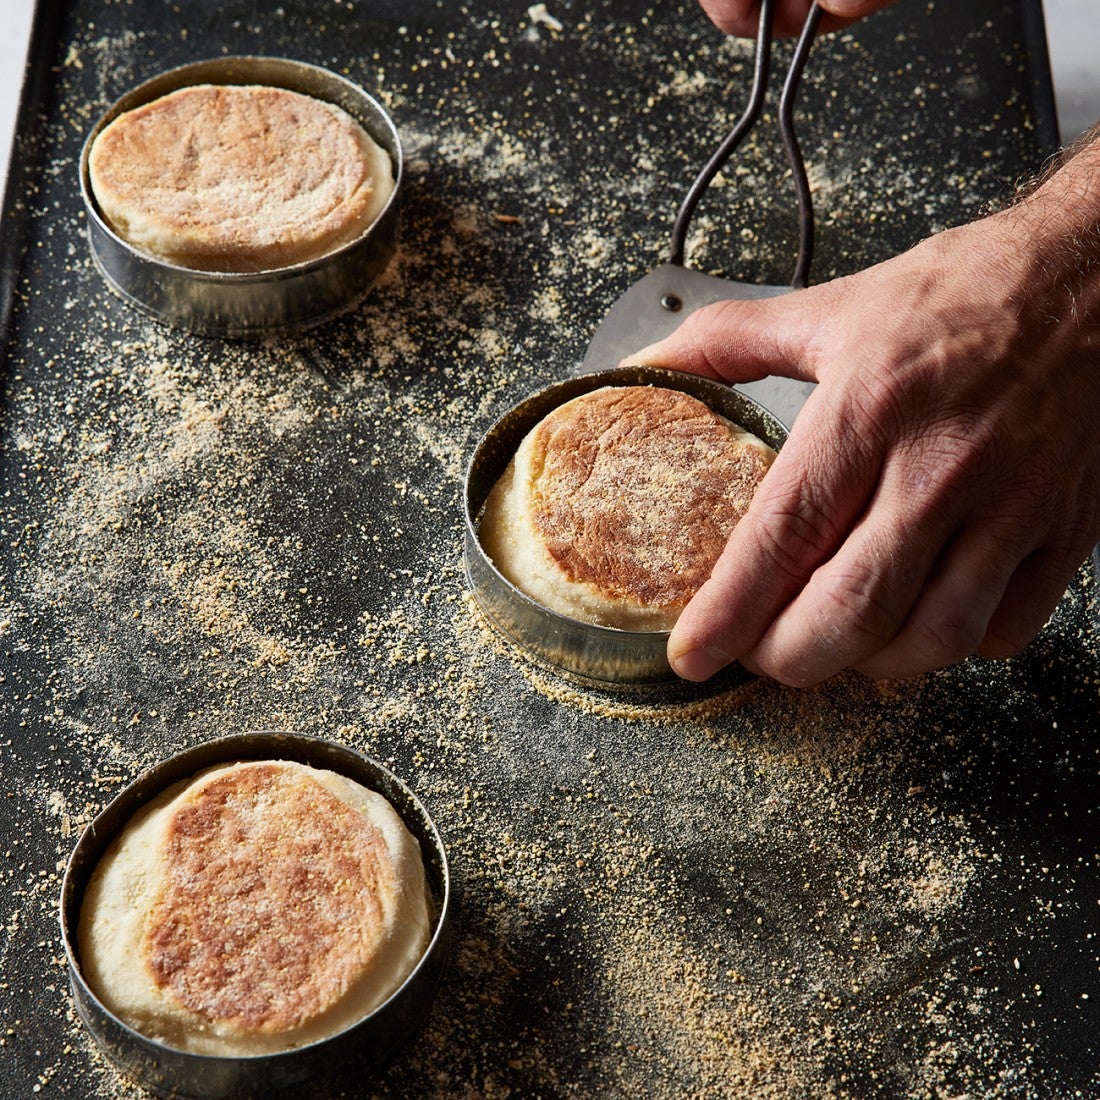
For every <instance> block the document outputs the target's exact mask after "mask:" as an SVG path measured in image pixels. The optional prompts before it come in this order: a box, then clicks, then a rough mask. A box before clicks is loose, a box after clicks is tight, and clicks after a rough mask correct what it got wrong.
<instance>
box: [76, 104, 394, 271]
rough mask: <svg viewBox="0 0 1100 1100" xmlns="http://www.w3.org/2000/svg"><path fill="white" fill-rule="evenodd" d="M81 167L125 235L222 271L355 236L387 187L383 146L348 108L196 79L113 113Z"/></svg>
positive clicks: (259, 266)
mask: <svg viewBox="0 0 1100 1100" xmlns="http://www.w3.org/2000/svg"><path fill="white" fill-rule="evenodd" d="M88 172H89V181H90V183H91V189H92V193H93V195H94V196H95V200H96V203H97V204H98V206H99V209H100V211H101V212H102V214H103V216H104V218H105V219H106V221H107V223H108V224H109V225H110V227H111V228H112V229H113V230H114V231H115V233H117V234H118V235H119V236H120V237H122V238H123V239H124V240H126V241H128V242H129V243H130V244H132V245H133V246H134V247H135V248H137V249H140V250H141V251H143V252H147V253H150V254H152V255H153V256H156V257H159V258H160V259H163V260H168V261H169V262H171V263H174V264H178V265H180V266H182V267H187V268H192V269H198V270H203V271H222V272H251V271H266V270H271V269H275V268H282V267H288V266H291V265H293V264H298V263H302V262H305V261H308V260H314V259H318V258H320V257H322V256H325V255H327V254H328V253H330V252H333V251H335V250H336V249H338V248H340V247H341V246H343V245H345V244H348V243H350V242H351V241H354V240H356V239H357V238H358V237H360V236H361V235H362V234H363V233H364V232H365V231H366V230H367V228H368V227H369V226H370V225H371V224H372V223H373V222H374V221H375V219H376V218H377V217H378V215H379V214H380V213H381V211H382V210H383V208H384V207H385V205H386V202H387V200H388V199H389V197H390V194H391V193H392V191H393V188H394V177H393V167H392V165H391V162H390V158H389V155H388V154H387V152H386V151H385V150H384V149H383V148H382V147H381V146H380V145H378V144H377V142H375V141H374V139H373V138H372V137H371V136H370V135H369V134H368V133H367V132H366V130H364V129H363V127H362V126H361V125H360V124H359V123H358V122H357V121H356V120H355V119H353V118H352V117H351V115H349V114H348V113H347V112H346V111H344V110H342V109H341V108H340V107H337V106H335V105H334V104H331V103H326V102H324V101H322V100H319V99H315V98H313V97H311V96H307V95H302V94H300V93H298V92H292V91H289V90H287V89H285V88H273V87H266V86H261V85H214V84H199V85H193V86H191V87H186V88H181V89H179V90H178V91H175V92H171V93H169V94H168V95H165V96H162V97H161V98H159V99H156V100H154V101H153V102H151V103H147V104H145V105H144V106H141V107H137V108H135V109H134V110H132V111H127V112H125V113H124V114H121V115H119V117H118V118H116V119H114V120H113V121H112V122H111V123H109V124H108V125H107V126H106V127H104V129H103V130H102V131H101V132H100V133H99V134H98V135H97V137H96V138H95V140H94V142H93V143H92V147H91V150H90V152H89V157H88Z"/></svg>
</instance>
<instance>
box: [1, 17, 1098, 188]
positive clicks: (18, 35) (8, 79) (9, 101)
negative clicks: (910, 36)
mask: <svg viewBox="0 0 1100 1100" xmlns="http://www.w3.org/2000/svg"><path fill="white" fill-rule="evenodd" d="M908 2H914V0H908ZM550 6H551V8H552V7H553V5H552V4H551V5H550ZM33 9H34V0H0V18H2V20H3V26H2V29H0V180H4V179H6V178H7V168H8V157H9V154H10V150H11V141H12V133H13V130H14V126H15V113H16V108H17V105H18V102H19V90H20V87H21V85H22V77H23V65H24V60H25V58H26V52H27V38H28V34H29V31H30V23H31V14H32V12H33ZM1043 9H1044V11H1045V13H1046V21H1047V38H1048V39H1049V42H1050V60H1051V67H1052V69H1053V71H1054V93H1055V97H1056V99H1057V103H1058V117H1059V122H1060V124H1061V130H1062V138H1063V140H1065V141H1068V140H1070V139H1071V138H1073V137H1076V136H1077V135H1078V134H1079V133H1081V131H1082V130H1085V129H1087V128H1088V127H1089V126H1091V125H1092V123H1094V122H1096V121H1097V120H1100V63H1098V61H1097V58H1098V57H1100V4H1098V3H1097V0H1043Z"/></svg>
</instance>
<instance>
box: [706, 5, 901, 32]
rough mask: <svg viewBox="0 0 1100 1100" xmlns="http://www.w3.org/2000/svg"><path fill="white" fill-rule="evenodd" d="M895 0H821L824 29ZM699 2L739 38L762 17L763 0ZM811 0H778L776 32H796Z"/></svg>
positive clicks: (844, 23)
mask: <svg viewBox="0 0 1100 1100" xmlns="http://www.w3.org/2000/svg"><path fill="white" fill-rule="evenodd" d="M895 2H896V0H821V7H822V9H823V11H824V12H825V15H824V16H823V17H822V20H821V27H820V29H821V31H822V32H825V31H833V30H836V29H837V28H839V27H845V26H847V25H848V24H849V23H852V22H854V21H855V20H857V19H860V18H862V17H863V16H865V15H869V14H870V13H871V12H873V11H878V10H879V9H880V8H886V7H889V6H890V5H891V4H893V3H895ZM699 5H700V7H702V9H703V11H705V12H706V13H707V15H708V16H709V17H710V21H711V22H712V23H713V24H714V25H715V26H716V27H718V28H719V30H723V31H725V32H726V34H735V35H737V36H738V37H740V38H753V37H755V35H756V28H757V24H758V23H759V20H760V0H699ZM809 10H810V0H779V3H778V4H777V5H776V11H775V33H776V34H779V35H791V36H793V35H797V34H798V33H799V31H801V30H802V24H803V23H805V22H806V15H807V14H808V13H809Z"/></svg>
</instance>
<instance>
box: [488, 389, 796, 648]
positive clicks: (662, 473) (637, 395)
mask: <svg viewBox="0 0 1100 1100" xmlns="http://www.w3.org/2000/svg"><path fill="white" fill-rule="evenodd" d="M774 457H775V452H774V451H772V449H771V448H770V447H768V446H767V444H765V443H763V442H762V441H761V440H759V439H758V438H757V437H756V436H754V435H752V434H751V433H749V432H747V431H745V430H744V429H743V428H740V427H738V426H737V425H736V424H733V423H731V422H730V421H728V420H726V419H725V418H724V417H722V416H719V415H718V414H717V413H715V412H713V411H712V410H711V409H709V408H708V407H707V406H706V405H704V404H703V403H702V402H701V401H698V400H696V399H695V398H694V397H691V396H690V395H688V394H685V393H681V392H679V391H677V390H670V389H665V388H663V387H659V386H618V387H610V386H609V387H604V388H603V389H599V390H595V391H594V392H592V393H588V394H585V395H583V396H581V397H577V398H575V399H573V400H572V401H569V402H566V403H565V404H563V405H561V406H560V407H558V408H557V409H555V410H554V411H553V412H551V413H550V414H549V415H548V416H546V417H545V418H544V419H543V420H542V421H540V422H539V423H538V424H537V425H536V426H535V427H534V428H533V429H532V430H531V431H530V432H529V433H528V435H527V436H526V437H525V438H524V439H523V441H522V443H521V444H520V446H519V448H518V450H517V452H516V455H515V457H514V458H513V460H512V461H511V462H510V463H509V465H508V467H507V469H506V470H505V472H504V474H503V475H502V476H501V478H500V480H499V481H498V483H497V484H496V486H494V488H493V490H492V492H491V493H490V495H489V498H488V500H487V502H486V506H485V510H484V513H483V515H482V518H481V522H480V527H479V535H480V539H481V543H482V546H483V547H484V549H485V552H486V553H487V554H488V555H489V557H490V558H491V559H492V560H493V562H494V564H495V565H496V566H497V568H498V569H499V570H500V571H501V572H502V573H503V574H504V576H505V577H507V578H508V579H509V580H510V581H511V582H512V583H513V584H515V585H516V586H517V587H518V588H520V589H521V590H522V591H524V592H526V593H527V594H528V595H529V596H531V597H532V598H533V599H535V600H537V601H538V602H539V603H541V604H543V605H544V606H545V607H548V608H550V609H551V610H553V611H557V612H560V613H561V614H563V615H568V616H570V617H571V618H575V619H581V620H583V621H585V622H590V623H595V624H598V625H602V626H612V627H619V628H622V629H627V630H668V629H670V628H671V627H672V625H673V624H674V623H675V622H676V619H677V617H678V616H679V614H680V612H681V610H682V609H683V608H684V606H685V605H686V604H687V602H688V601H689V600H690V599H691V597H692V596H693V595H694V594H695V592H696V591H697V590H698V589H699V587H700V586H701V585H702V584H703V582H704V581H705V580H706V579H707V577H709V576H710V573H711V570H712V569H713V568H714V563H715V562H716V561H717V560H718V556H719V554H720V553H721V552H722V548H723V547H724V546H725V544H726V540H727V539H728V538H729V534H730V532H731V531H732V530H733V527H734V525H735V524H736V523H737V521H738V520H739V519H740V518H741V516H742V515H744V513H745V510H746V509H747V508H748V506H749V502H750V501H751V500H752V497H753V494H754V493H755V492H756V488H757V486H758V485H759V483H760V480H761V479H762V478H763V476H764V474H765V473H766V472H767V470H768V467H769V466H770V465H771V462H772V460H773V459H774Z"/></svg>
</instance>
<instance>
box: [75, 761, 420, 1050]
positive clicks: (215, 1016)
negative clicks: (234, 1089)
mask: <svg viewBox="0 0 1100 1100" xmlns="http://www.w3.org/2000/svg"><path fill="white" fill-rule="evenodd" d="M430 929H431V916H430V911H429V900H428V891H427V886H426V882H425V874H424V866H423V862H422V860H421V856H420V849H419V846H418V844H417V842H416V840H415V838H414V837H413V836H412V834H411V833H409V831H408V829H407V828H406V827H405V825H404V823H403V822H402V821H401V818H400V817H399V815H398V814H397V812H396V811H395V810H394V809H393V807H392V806H391V805H390V803H389V802H388V801H387V800H386V799H385V798H383V797H382V796H381V795H379V794H377V793H375V792H374V791H370V790H367V789H366V788H365V787H363V786H361V785H360V784H358V783H356V782H354V781H353V780H351V779H348V778H346V777H344V776H341V775H339V774H337V773H335V772H332V771H326V770H320V769H315V768H311V767H308V766H306V765H304V764H299V763H295V762H291V761H252V762H240V763H233V764H226V765H221V766H218V767H214V768H210V769H207V770H206V771H204V772H200V773H199V774H198V775H197V776H194V777H193V778H191V779H190V780H186V781H184V782H183V783H179V784H176V785H175V786H174V787H172V788H170V789H169V790H167V791H165V792H164V793H163V794H162V795H161V796H160V797H158V798H156V799H154V800H153V801H152V802H150V804H149V805H148V806H147V807H146V808H145V809H144V810H142V811H141V812H140V813H138V814H136V815H135V816H134V817H133V818H132V819H131V821H130V822H129V823H128V824H127V825H126V827H125V828H124V829H123V831H122V832H121V833H120V834H119V836H118V837H117V838H116V839H115V840H114V841H113V842H112V844H111V845H110V846H109V848H108V849H107V852H106V853H105V854H104V856H103V858H102V859H101V860H100V862H99V864H98V866H97V867H96V869H95V870H94V872H93V873H92V876H91V878H90V880H89V883H88V887H87V890H86V892H85V896H84V900H83V903H82V906H81V911H80V920H79V926H78V944H79V954H80V966H81V970H82V972H83V974H84V977H85V980H86V981H87V983H88V985H89V987H90V988H91V989H92V991H93V992H94V993H95V994H96V996H98V997H99V999H100V1000H101V1001H102V1002H103V1004H104V1005H105V1006H106V1007H107V1008H108V1009H109V1010H110V1011H111V1012H113V1013H114V1014H115V1015H116V1016H118V1017H119V1018H120V1019H121V1020H123V1021H124V1022H125V1023H127V1024H129V1025H130V1026H131V1027H133V1028H134V1029H135V1030H136V1031H139V1032H140V1033H142V1034H143V1035H145V1036H147V1037H148V1038H151V1039H154V1040H157V1041H159V1042H163V1043H165V1044H167V1045H168V1046H170V1047H174V1048H176V1049H179V1050H185V1051H189V1052H192V1053H198V1054H214V1055H230V1056H236V1055H251V1054H266V1053H272V1052H275V1051H281V1050H289V1049H291V1048H294V1047H298V1046H302V1045H304V1044H306V1043H310V1042H313V1041H315V1040H318V1039H322V1038H325V1037H326V1036H329V1035H333V1034H336V1033H337V1032H339V1031H342V1030H343V1029H344V1028H346V1027H349V1026H350V1025H352V1024H354V1023H356V1022H357V1021H358V1020H360V1019H362V1018H363V1017H364V1016H365V1015H367V1014H368V1013H369V1012H371V1011H372V1010H373V1009H374V1008H376V1007H377V1006H378V1005H380V1004H381V1003H382V1002H383V1001H385V1000H386V999H387V998H388V997H389V995H390V994H391V993H393V992H394V991H395V990H396V989H397V988H398V987H399V986H400V985H401V984H402V982H403V981H404V980H405V978H406V977H407V976H408V975H409V974H410V973H411V972H412V970H413V969H414V968H415V966H416V964H417V962H418V961H419V959H420V958H421V956H422V955H423V953H424V951H425V949H426V947H427V945H428V941H429V938H430Z"/></svg>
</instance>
